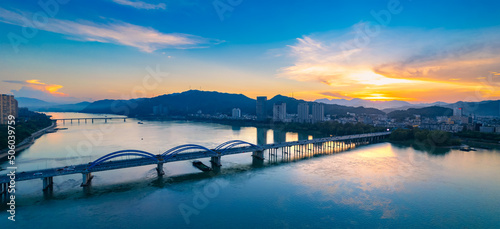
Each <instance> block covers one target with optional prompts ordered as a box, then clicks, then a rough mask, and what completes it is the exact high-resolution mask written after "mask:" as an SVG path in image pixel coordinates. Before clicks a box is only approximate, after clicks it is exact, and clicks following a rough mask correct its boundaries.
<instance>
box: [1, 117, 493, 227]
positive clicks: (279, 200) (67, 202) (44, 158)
mask: <svg viewBox="0 0 500 229" xmlns="http://www.w3.org/2000/svg"><path fill="white" fill-rule="evenodd" d="M51 114H52V115H53V116H54V118H56V117H58V118H60V117H83V116H86V117H102V116H96V115H88V114H72V113H51ZM137 121H138V120H135V119H128V120H127V122H123V120H121V121H120V120H113V121H108V123H106V124H105V123H104V122H103V121H96V122H95V123H94V124H91V123H87V124H85V123H83V122H81V123H80V124H78V123H77V122H73V124H70V123H68V122H66V124H65V125H64V126H63V125H62V124H61V125H60V126H59V127H64V128H68V129H67V130H60V131H58V132H56V133H50V134H46V135H44V136H42V137H41V138H39V139H38V140H37V141H36V143H35V144H34V145H33V146H31V147H30V148H29V149H27V150H25V151H23V152H22V153H20V154H19V156H18V158H17V163H18V172H21V171H26V170H33V169H43V168H47V167H55V166H65V165H71V164H80V163H87V162H89V161H92V160H95V159H97V158H98V157H99V156H102V155H105V154H107V153H110V152H113V151H117V150H122V149H140V150H145V151H148V152H151V153H154V154H157V153H160V152H163V151H165V150H167V149H169V148H171V147H174V146H177V145H180V144H186V143H193V144H200V145H204V146H207V147H215V146H217V145H218V144H220V143H222V142H225V141H227V140H232V139H241V140H245V141H249V142H253V143H257V142H259V143H262V142H263V141H266V142H267V143H272V142H273V141H274V140H276V141H284V140H286V141H295V140H298V139H304V138H308V137H309V136H307V135H301V134H297V133H285V132H280V131H274V132H273V131H272V130H266V129H257V128H253V127H232V126H226V125H219V124H208V123H193V122H180V121H168V122H153V121H143V122H144V124H143V125H139V124H137ZM280 157H281V154H280V156H279V158H278V161H279V160H280ZM266 158H267V154H266ZM202 161H203V162H205V163H206V164H209V163H208V159H205V160H202ZM0 166H1V167H7V164H5V163H3V164H1V165H0ZM165 172H166V175H165V177H164V178H162V179H158V178H157V176H156V171H155V168H154V166H144V167H138V168H130V169H123V170H114V171H107V172H101V173H95V174H94V175H95V178H94V179H93V181H92V186H91V187H90V188H89V189H85V190H83V188H81V187H80V184H81V181H82V178H81V176H80V175H70V176H62V177H55V178H54V182H55V185H54V191H53V193H52V194H43V192H42V191H41V186H42V182H41V180H33V181H24V182H19V183H17V185H18V186H17V195H16V200H17V216H16V217H17V218H16V220H17V221H16V222H15V223H12V222H10V221H8V220H7V214H6V212H5V208H2V212H1V213H0V225H1V226H2V227H1V228H153V227H156V228H183V227H208V228H225V227H231V228H235V227H238V228H264V227H279V228H304V227H314V228H345V227H350V228H352V227H359V228H366V227H369V228H379V227H382V228H384V227H393V228H394V227H398V228H401V227H405V228H407V227H410V228H422V227H426V228H428V227H447V228H500V217H498V216H499V215H500V176H499V175H498V174H499V172H500V152H499V151H495V150H478V151H475V152H472V151H471V152H463V151H458V150H442V149H440V150H431V151H419V150H416V149H414V148H412V147H407V146H398V145H394V144H390V143H380V144H374V145H368V146H361V147H357V148H355V149H350V150H348V151H345V152H340V153H334V154H331V155H321V156H315V157H311V158H307V159H301V160H295V161H293V162H286V163H274V162H271V161H269V160H267V159H266V161H265V162H264V164H263V165H256V164H253V163H252V157H251V156H250V154H241V155H234V156H226V157H223V158H222V168H221V170H220V172H219V173H217V174H214V173H202V172H200V171H199V170H197V169H196V168H194V167H193V166H192V165H191V162H190V161H183V162H175V163H168V164H166V165H165ZM3 173H5V171H3Z"/></svg>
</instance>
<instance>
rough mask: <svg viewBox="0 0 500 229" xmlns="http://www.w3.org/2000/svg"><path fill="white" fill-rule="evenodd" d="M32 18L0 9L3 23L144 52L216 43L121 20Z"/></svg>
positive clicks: (198, 46) (25, 14)
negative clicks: (35, 19) (30, 19)
mask: <svg viewBox="0 0 500 229" xmlns="http://www.w3.org/2000/svg"><path fill="white" fill-rule="evenodd" d="M29 18H32V15H31V14H29V13H17V12H13V11H9V10H6V9H3V8H0V22H4V23H8V24H13V25H18V26H27V27H32V28H37V29H39V30H45V31H49V32H54V33H59V34H64V35H68V36H70V37H71V38H73V39H76V40H82V41H96V42H102V43H112V44H120V45H126V46H131V47H135V48H138V49H139V50H141V51H143V52H154V51H155V50H158V49H162V48H182V49H183V48H200V47H203V46H206V45H207V44H210V43H217V41H215V40H210V39H206V38H202V37H198V36H194V35H189V34H179V33H161V32H159V31H157V30H155V29H153V28H147V27H142V26H138V25H133V24H129V23H126V22H121V21H111V22H109V23H107V24H98V23H94V22H90V21H83V20H82V21H78V22H74V21H68V20H60V19H55V18H50V19H48V20H47V22H46V24H40V23H39V22H34V23H28V24H27V22H29V21H28V20H27V19H29Z"/></svg>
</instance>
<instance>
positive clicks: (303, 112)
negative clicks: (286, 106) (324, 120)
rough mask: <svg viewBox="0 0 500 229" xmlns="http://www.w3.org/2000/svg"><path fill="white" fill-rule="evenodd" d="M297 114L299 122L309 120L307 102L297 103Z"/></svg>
mask: <svg viewBox="0 0 500 229" xmlns="http://www.w3.org/2000/svg"><path fill="white" fill-rule="evenodd" d="M297 116H298V119H299V122H308V121H309V104H307V103H299V105H298V106H297Z"/></svg>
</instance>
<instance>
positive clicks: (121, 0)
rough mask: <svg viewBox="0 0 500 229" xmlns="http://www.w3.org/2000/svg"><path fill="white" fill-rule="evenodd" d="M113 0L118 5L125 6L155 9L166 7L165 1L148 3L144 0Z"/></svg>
mask: <svg viewBox="0 0 500 229" xmlns="http://www.w3.org/2000/svg"><path fill="white" fill-rule="evenodd" d="M113 2H115V3H118V4H120V5H125V6H132V7H134V8H137V9H146V10H156V9H163V10H164V9H166V8H167V6H166V5H165V3H158V4H156V5H155V4H150V3H146V2H141V1H134V0H113Z"/></svg>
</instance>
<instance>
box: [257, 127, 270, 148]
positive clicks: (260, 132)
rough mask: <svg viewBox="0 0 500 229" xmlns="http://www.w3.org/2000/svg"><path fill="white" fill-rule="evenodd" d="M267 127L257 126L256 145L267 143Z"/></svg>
mask: <svg viewBox="0 0 500 229" xmlns="http://www.w3.org/2000/svg"><path fill="white" fill-rule="evenodd" d="M267 131H268V129H267V128H258V127H257V145H266V144H267Z"/></svg>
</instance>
